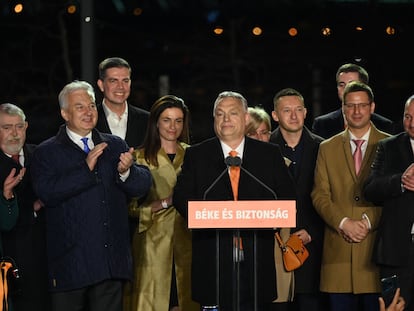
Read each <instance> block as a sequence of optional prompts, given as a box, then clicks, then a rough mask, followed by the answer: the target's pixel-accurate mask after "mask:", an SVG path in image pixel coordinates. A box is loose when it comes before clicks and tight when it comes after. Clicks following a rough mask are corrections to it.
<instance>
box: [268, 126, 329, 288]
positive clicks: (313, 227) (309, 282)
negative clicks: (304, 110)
mask: <svg viewBox="0 0 414 311" xmlns="http://www.w3.org/2000/svg"><path fill="white" fill-rule="evenodd" d="M322 140H323V138H322V137H320V136H317V135H314V134H312V133H311V132H310V131H309V130H308V129H307V128H306V127H304V128H303V132H302V138H301V141H302V142H303V154H302V157H301V163H299V167H298V171H299V175H298V176H297V177H296V178H295V179H296V180H295V182H296V192H297V204H296V208H297V214H296V229H292V230H291V232H293V231H297V230H300V229H305V230H306V231H307V232H308V233H309V234H310V235H311V237H312V242H311V243H309V244H307V245H306V247H307V248H308V250H309V253H310V256H309V258H308V260H307V261H306V262H305V263H304V265H303V266H302V267H300V268H299V269H297V270H295V292H296V293H316V292H319V274H320V268H321V258H322V245H323V231H324V228H325V224H324V222H323V220H322V219H321V218H320V216H319V214H318V213H317V212H316V210H315V208H314V207H313V204H312V198H311V195H310V194H311V192H312V188H313V180H314V170H315V165H316V158H317V156H318V150H319V144H320V143H321V142H322ZM270 141H271V142H273V143H276V144H278V145H279V146H284V145H285V144H286V142H285V140H284V139H283V136H282V133H281V132H280V129H279V128H277V129H276V130H274V131H273V133H272V135H271V136H270ZM283 150H284V149H283V148H281V151H282V154H283ZM283 155H284V154H283ZM284 156H285V155H284Z"/></svg>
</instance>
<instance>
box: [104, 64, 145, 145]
mask: <svg viewBox="0 0 414 311" xmlns="http://www.w3.org/2000/svg"><path fill="white" fill-rule="evenodd" d="M131 72H132V69H131V66H130V65H129V63H128V62H127V61H126V60H125V59H122V58H120V57H111V58H107V59H105V60H103V61H102V62H101V63H100V64H99V79H98V82H97V83H98V87H99V89H100V90H101V92H102V93H103V96H104V98H103V101H102V104H101V105H99V106H98V114H99V120H98V123H97V125H96V128H97V129H98V130H100V131H101V132H104V133H112V134H114V135H117V136H119V137H121V138H122V139H124V140H125V141H126V143H127V144H128V146H130V147H134V148H137V147H138V146H139V145H141V144H142V142H143V140H144V137H145V132H146V130H147V123H148V116H149V112H148V111H146V110H143V109H140V108H138V107H135V106H133V105H130V104H128V102H127V100H128V97H129V95H130V93H131Z"/></svg>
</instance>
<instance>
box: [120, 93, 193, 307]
mask: <svg viewBox="0 0 414 311" xmlns="http://www.w3.org/2000/svg"><path fill="white" fill-rule="evenodd" d="M188 117H189V111H188V108H187V107H186V105H185V104H184V102H183V100H182V99H180V98H178V97H176V96H173V95H166V96H163V97H161V98H160V99H158V100H157V101H156V102H155V103H154V105H153V106H152V108H151V111H150V117H149V121H148V129H147V133H146V137H145V139H144V143H143V145H142V146H141V147H140V148H139V149H138V150H136V153H135V156H136V161H137V163H138V164H141V165H146V166H148V168H149V169H150V171H151V174H152V177H153V186H152V188H151V190H150V192H149V193H148V195H147V197H146V198H145V199H143V202H141V201H134V203H133V204H131V206H130V215H131V216H133V217H138V218H139V223H138V226H137V229H136V231H135V233H134V236H133V241H132V251H133V260H134V269H135V271H134V279H133V282H132V283H131V284H130V285H131V286H130V288H129V287H127V288H126V291H125V298H126V299H125V310H128V311H138V310H140V311H151V310H154V311H159V310H160V311H162V310H165V311H167V310H185V311H191V310H199V306H198V305H197V304H196V303H194V302H193V301H192V300H191V284H190V280H191V278H190V267H191V232H190V231H189V230H188V229H187V224H186V221H185V220H184V218H183V217H182V216H181V215H180V214H178V212H177V211H176V210H175V208H174V206H172V205H171V203H172V199H171V196H172V191H173V188H174V186H175V183H176V179H177V174H178V173H179V172H180V170H181V164H182V162H183V159H184V153H185V149H186V147H187V146H188V145H187V143H188V141H189V130H188Z"/></svg>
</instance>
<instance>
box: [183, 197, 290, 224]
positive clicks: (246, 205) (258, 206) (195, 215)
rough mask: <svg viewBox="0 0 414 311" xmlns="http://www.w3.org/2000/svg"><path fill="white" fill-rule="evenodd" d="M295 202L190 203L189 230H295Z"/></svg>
mask: <svg viewBox="0 0 414 311" xmlns="http://www.w3.org/2000/svg"><path fill="white" fill-rule="evenodd" d="M294 227H296V201H295V200H269V201H190V202H188V228H190V229H202V228H217V229H218V228H294Z"/></svg>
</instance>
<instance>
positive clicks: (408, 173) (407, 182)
mask: <svg viewBox="0 0 414 311" xmlns="http://www.w3.org/2000/svg"><path fill="white" fill-rule="evenodd" d="M401 184H402V185H403V187H404V188H405V189H407V190H410V191H414V163H413V164H411V165H410V166H409V167H408V168H407V169H406V170H405V172H404V173H403V174H402V176H401Z"/></svg>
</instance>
